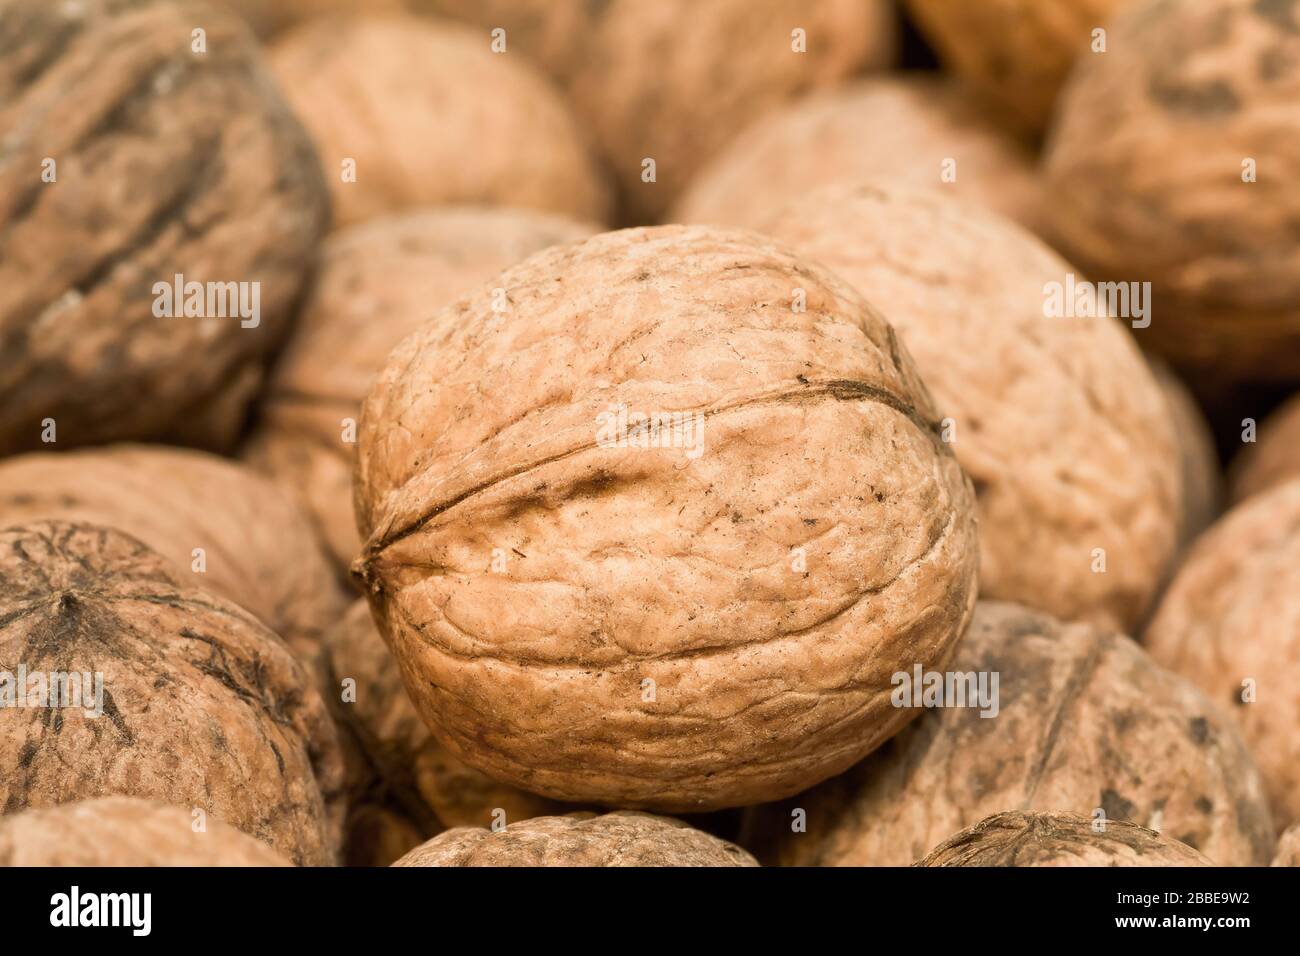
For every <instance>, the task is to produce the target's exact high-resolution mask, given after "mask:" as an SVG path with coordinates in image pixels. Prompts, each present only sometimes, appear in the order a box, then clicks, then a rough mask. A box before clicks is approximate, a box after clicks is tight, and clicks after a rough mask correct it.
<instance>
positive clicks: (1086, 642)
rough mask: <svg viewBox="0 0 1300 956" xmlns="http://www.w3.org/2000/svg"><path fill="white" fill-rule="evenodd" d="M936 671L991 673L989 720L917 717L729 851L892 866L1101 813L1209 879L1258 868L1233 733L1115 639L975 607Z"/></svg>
mask: <svg viewBox="0 0 1300 956" xmlns="http://www.w3.org/2000/svg"><path fill="white" fill-rule="evenodd" d="M949 672H951V673H953V674H955V675H956V674H975V675H977V676H978V675H979V674H987V675H989V676H988V677H987V678H986V681H987V686H988V687H990V688H991V687H992V683H991V682H992V676H991V675H992V674H994V673H996V674H998V675H999V676H998V687H997V700H996V704H997V706H996V715H995V716H989V717H982V716H980V714H981V712H990V711H991V710H992V708H986V709H984V710H983V711H981V709H979V708H976V707H970V706H968V707H959V706H958V707H954V706H947V707H935V708H931V709H929V710H927V712H926V713H925V714H924V716H922V717H920V718H919V719H917V720H916V721H915V722H914V723H912V724H911V725H910V726H908V727H906V728H904V729H903V731H902V732H901V733H899V734H898V735H897V736H896V737H894V739H892V740H891V741H889V743H887V744H886V745H885V746H884V747H882V748H881V749H880V751H879V752H878V753H876V754H873V755H872V756H871V757H869V758H868V759H866V760H864V761H863V762H862V763H860V764H859V765H858V766H856V767H854V768H853V770H851V771H850V772H849V773H846V774H843V775H842V776H840V777H837V778H835V779H834V780H829V781H827V782H826V783H823V784H821V785H820V786H818V787H815V788H814V789H812V790H810V791H808V792H807V793H803V794H800V795H798V796H797V797H794V798H792V799H790V800H788V801H784V802H783V803H779V804H773V805H771V806H767V807H760V808H755V809H753V810H751V811H750V817H749V819H748V820H747V821H746V824H745V832H744V833H743V834H742V836H741V839H740V842H741V843H742V845H745V846H746V847H748V848H749V849H750V850H751V851H754V852H755V853H756V855H757V856H758V857H759V859H760V860H763V862H765V863H767V862H779V863H782V864H785V865H814V864H815V865H822V866H861V865H871V866H905V865H907V864H908V863H910V862H912V861H913V860H916V859H919V858H920V857H922V856H923V855H924V854H925V853H926V852H928V851H929V850H930V849H931V848H932V847H934V846H935V845H936V844H938V843H939V842H940V841H941V840H943V839H945V838H946V837H947V836H949V835H950V834H952V833H955V832H956V831H958V830H960V829H962V828H963V827H967V826H970V825H972V824H974V823H976V822H977V821H979V820H981V819H982V818H984V817H986V816H989V815H990V814H994V813H1000V812H1002V811H1005V810H1023V811H1026V812H1030V811H1070V812H1073V813H1079V814H1082V815H1083V816H1085V817H1087V818H1088V819H1089V820H1092V819H1094V818H1098V815H1097V811H1098V810H1100V811H1101V812H1102V814H1104V817H1105V819H1106V820H1108V821H1110V822H1111V823H1113V822H1115V821H1120V820H1122V821H1127V822H1130V823H1137V824H1140V825H1143V826H1149V827H1151V828H1152V829H1159V830H1160V832H1162V833H1164V834H1167V835H1168V836H1170V837H1173V838H1175V839H1177V840H1180V841H1181V842H1183V843H1186V844H1188V845H1189V846H1191V847H1193V848H1194V849H1196V850H1199V851H1200V852H1201V853H1204V854H1205V855H1206V856H1207V857H1209V858H1210V859H1211V860H1213V861H1214V862H1215V863H1217V864H1219V865H1221V866H1239V865H1256V866H1258V865H1262V864H1264V863H1266V862H1267V861H1268V859H1269V857H1270V855H1271V854H1272V851H1273V826H1272V821H1271V819H1270V817H1269V810H1268V802H1267V800H1266V798H1265V794H1264V785H1263V782H1262V780H1261V778H1260V774H1259V771H1258V770H1256V769H1255V765H1254V763H1253V762H1252V761H1251V757H1250V754H1249V753H1248V752H1247V750H1246V747H1245V745H1244V744H1243V743H1242V741H1241V738H1240V737H1239V736H1238V734H1237V732H1236V730H1235V729H1234V728H1233V726H1232V723H1231V722H1230V721H1229V720H1227V719H1226V718H1225V717H1224V716H1223V715H1222V714H1221V713H1220V712H1219V711H1218V710H1217V709H1216V708H1215V707H1214V705H1213V704H1211V703H1210V702H1209V701H1207V700H1206V699H1205V698H1204V697H1203V696H1202V695H1201V694H1200V693H1199V692H1198V691H1197V690H1196V688H1194V687H1193V686H1192V685H1191V684H1190V683H1189V682H1188V681H1186V680H1183V679H1182V678H1180V677H1178V676H1177V675H1176V674H1172V673H1170V672H1167V671H1165V670H1163V669H1161V668H1160V667H1158V666H1157V665H1156V664H1155V663H1154V662H1153V661H1152V660H1151V659H1150V658H1149V657H1147V655H1146V654H1144V653H1143V652H1142V650H1141V648H1139V647H1138V646H1137V645H1136V644H1135V643H1133V641H1131V640H1129V639H1128V638H1127V637H1124V636H1122V635H1119V634H1115V633H1111V632H1105V631H1101V630H1098V629H1096V628H1093V627H1092V626H1090V625H1086V624H1061V623H1059V622H1057V621H1056V620H1054V619H1053V618H1050V617H1048V616H1047V615H1045V614H1042V613H1040V612H1037V611H1031V610H1029V609H1028V608H1024V607H1021V606H1019V605H1015V604H1007V603H1001V602H997V601H981V602H980V603H979V606H978V607H977V609H976V611H975V619H974V621H973V622H972V623H971V626H970V629H969V630H968V631H967V632H966V636H965V637H964V638H963V639H962V642H961V645H960V647H959V648H958V651H957V656H956V659H955V660H954V661H953V663H952V664H951V665H950V667H949ZM796 810H801V811H803V813H804V814H806V827H807V832H793V830H792V822H793V820H794V819H795V817H793V816H792V814H794V812H795V811H796Z"/></svg>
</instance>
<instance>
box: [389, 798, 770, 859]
mask: <svg viewBox="0 0 1300 956" xmlns="http://www.w3.org/2000/svg"><path fill="white" fill-rule="evenodd" d="M393 865H394V866H691V867H695V866H727V867H731V866H758V863H757V862H755V860H754V858H753V857H752V856H750V855H749V854H748V853H746V852H745V851H744V850H742V849H741V848H740V847H738V846H736V845H735V844H734V843H728V842H727V841H725V840H720V839H718V838H717V837H715V836H711V835H710V834H708V833H704V832H702V831H700V830H695V829H692V828H691V827H690V826H688V825H687V824H685V823H683V822H682V821H680V820H673V819H670V818H668V817H657V816H652V815H650V814H648V813H635V812H631V811H626V810H624V811H619V812H616V813H607V814H605V815H604V816H596V815H595V814H594V813H570V814H568V815H567V816H562V817H534V818H533V819H531V820H525V821H523V822H522V823H513V824H510V825H509V826H507V827H506V828H505V829H503V830H500V831H493V830H488V829H484V828H474V827H458V828H456V829H454V830H448V831H447V832H446V833H443V834H441V835H439V836H436V837H434V838H433V839H432V840H430V841H429V842H428V843H425V844H424V845H423V846H420V847H417V848H416V849H414V850H412V851H411V852H410V853H408V854H407V855H406V856H404V857H402V858H401V859H400V860H398V861H397V862H396V863H394V864H393Z"/></svg>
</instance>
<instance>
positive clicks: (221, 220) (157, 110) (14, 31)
mask: <svg viewBox="0 0 1300 956" xmlns="http://www.w3.org/2000/svg"><path fill="white" fill-rule="evenodd" d="M196 30H202V31H205V32H204V33H203V38H202V39H203V43H204V48H203V50H202V52H196V51H195V49H194V45H195V44H196V43H197V42H198V40H196V39H195V38H194V37H193V36H192V31H196ZM106 51H111V55H108V54H107V53H106ZM0 104H3V106H0V453H8V452H13V451H17V450H25V449H31V448H40V447H42V442H43V441H45V440H48V439H49V438H50V437H51V435H53V436H54V437H55V438H56V439H57V443H58V447H68V446H75V445H85V444H91V443H99V442H106V441H113V440H121V439H161V440H171V441H175V442H178V443H180V444H193V445H200V446H204V447H212V448H219V449H225V448H229V447H230V446H231V445H232V444H233V443H234V441H235V439H236V437H237V435H238V433H239V430H240V427H241V426H242V424H243V420H244V413H245V410H246V408H247V406H248V404H249V402H250V401H251V399H252V397H253V394H254V393H255V391H256V390H257V387H258V385H259V383H260V381H261V377H262V369H263V364H264V363H265V361H266V358H267V356H268V355H269V353H270V352H271V351H272V350H273V349H274V348H275V347H276V346H277V345H278V344H279V342H280V340H281V339H282V338H283V335H284V333H285V331H286V330H287V328H288V325H289V320H290V306H291V304H292V302H293V300H294V298H295V296H296V295H297V292H298V288H299V285H300V283H301V280H302V279H303V277H304V276H305V274H306V272H307V269H308V268H309V266H310V264H311V260H312V257H313V255H314V253H315V249H316V244H317V241H318V240H319V237H320V235H321V233H322V231H323V230H324V228H325V225H326V222H327V219H328V195H327V192H326V188H325V185H324V182H323V180H322V178H321V172H320V168H319V166H318V165H317V160H316V156H315V153H314V152H313V150H312V146H311V143H310V141H309V140H308V138H307V136H306V134H305V133H304V131H303V130H302V128H301V127H300V126H299V124H298V122H297V120H296V119H294V117H293V116H292V114H291V113H290V112H289V110H288V108H287V107H286V106H285V105H284V103H283V101H282V100H281V98H280V95H279V93H278V92H277V91H276V89H275V86H274V84H273V83H272V82H271V81H270V79H269V77H268V75H267V73H266V71H265V69H264V67H263V64H262V59H261V54H260V52H259V50H258V48H257V44H256V43H255V42H254V40H253V38H252V37H251V35H250V34H249V33H248V30H247V28H246V27H244V25H243V24H241V23H240V22H239V21H237V20H236V19H234V18H233V17H231V16H230V15H229V14H226V13H223V12H220V11H217V10H214V9H212V8H210V7H207V6H203V5H201V4H198V3H192V2H189V0H83V2H79V3H50V2H47V0H12V2H8V3H6V4H5V5H4V7H3V9H0ZM51 164H53V165H51ZM47 177H52V178H47ZM178 277H179V278H178ZM178 285H179V287H180V289H181V295H180V297H179V299H178V297H177V296H176V294H175V289H176V288H177V286H178ZM168 290H171V292H170V293H169V292H168ZM195 313H201V314H195ZM51 429H53V431H51Z"/></svg>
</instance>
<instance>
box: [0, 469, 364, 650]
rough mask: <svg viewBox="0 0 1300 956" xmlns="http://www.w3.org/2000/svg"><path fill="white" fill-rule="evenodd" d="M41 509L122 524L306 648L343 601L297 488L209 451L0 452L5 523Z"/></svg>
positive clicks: (185, 573)
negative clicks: (286, 486)
mask: <svg viewBox="0 0 1300 956" xmlns="http://www.w3.org/2000/svg"><path fill="white" fill-rule="evenodd" d="M41 518H57V519H61V520H64V521H74V522H86V523H90V524H99V525H107V526H109V527H112V528H117V529H119V530H122V531H126V532H127V533H129V534H131V535H133V536H134V537H137V538H139V539H140V540H141V541H143V542H145V543H146V544H147V545H149V547H151V548H152V549H154V550H155V551H157V552H159V553H160V554H161V555H162V556H163V557H165V558H167V559H168V560H169V561H171V562H172V565H173V570H174V571H175V572H177V576H178V577H179V578H180V579H181V580H182V581H185V582H187V583H188V584H189V586H191V587H202V588H206V589H209V590H211V591H213V592H214V593H216V594H220V595H221V596H222V597H224V598H227V599H228V600H231V601H234V602H235V603H237V604H240V605H242V606H243V607H245V608H247V609H248V610H249V611H252V612H253V614H255V615H256V616H257V617H258V618H260V619H261V621H262V623H263V624H265V625H266V626H267V627H269V628H270V629H271V630H272V631H275V633H276V634H278V635H280V637H282V638H284V640H285V641H286V642H287V643H288V644H289V646H290V647H292V648H293V649H294V651H295V652H296V653H298V654H299V655H300V656H303V657H311V656H312V655H313V654H315V653H316V651H317V650H318V648H319V644H320V638H321V636H322V635H323V634H324V632H325V631H326V629H328V628H329V627H332V626H333V625H334V624H335V623H336V622H337V621H338V618H339V615H340V614H342V613H343V610H344V608H346V607H347V603H348V600H347V597H346V593H345V591H344V588H343V587H342V585H341V584H340V582H339V581H338V578H337V577H336V575H335V573H334V570H333V569H332V568H331V567H330V563H329V561H328V559H327V558H326V556H325V555H324V553H323V552H322V550H321V547H320V544H319V543H318V541H317V539H316V536H315V533H314V531H313V529H312V527H311V524H310V523H309V522H308V521H307V519H306V517H305V516H304V515H303V514H302V511H301V510H300V508H299V506H298V504H297V502H296V501H295V500H294V499H293V498H292V496H290V495H289V494H288V493H287V492H285V491H283V490H282V489H280V488H278V487H277V486H276V485H274V484H273V483H272V482H270V481H268V480H267V479H265V478H263V477H262V476H260V475H258V474H256V473H254V472H253V471H252V470H251V469H248V468H244V467H241V466H239V465H237V464H235V463H233V462H230V461H227V460H225V459H222V458H218V457H216V456H215V455H209V454H206V453H204V452H198V451H188V450H185V449H180V448H162V447H158V446H148V445H116V446H112V447H109V448H97V449H89V450H86V451H79V452H65V453H62V454H42V453H33V454H30V455H19V456H17V457H14V458H6V459H2V460H0V528H3V527H7V526H9V525H13V524H19V523H22V522H26V521H34V520H38V519H41ZM196 549H201V552H202V553H201V554H199V555H196V554H195V550H196Z"/></svg>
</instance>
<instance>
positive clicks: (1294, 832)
mask: <svg viewBox="0 0 1300 956" xmlns="http://www.w3.org/2000/svg"><path fill="white" fill-rule="evenodd" d="M1272 865H1273V866H1300V823H1298V824H1296V825H1295V826H1293V827H1291V828H1290V829H1288V830H1287V831H1286V832H1285V833H1283V834H1282V838H1281V839H1280V840H1278V841H1277V854H1276V855H1275V856H1274V857H1273V863H1272Z"/></svg>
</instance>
